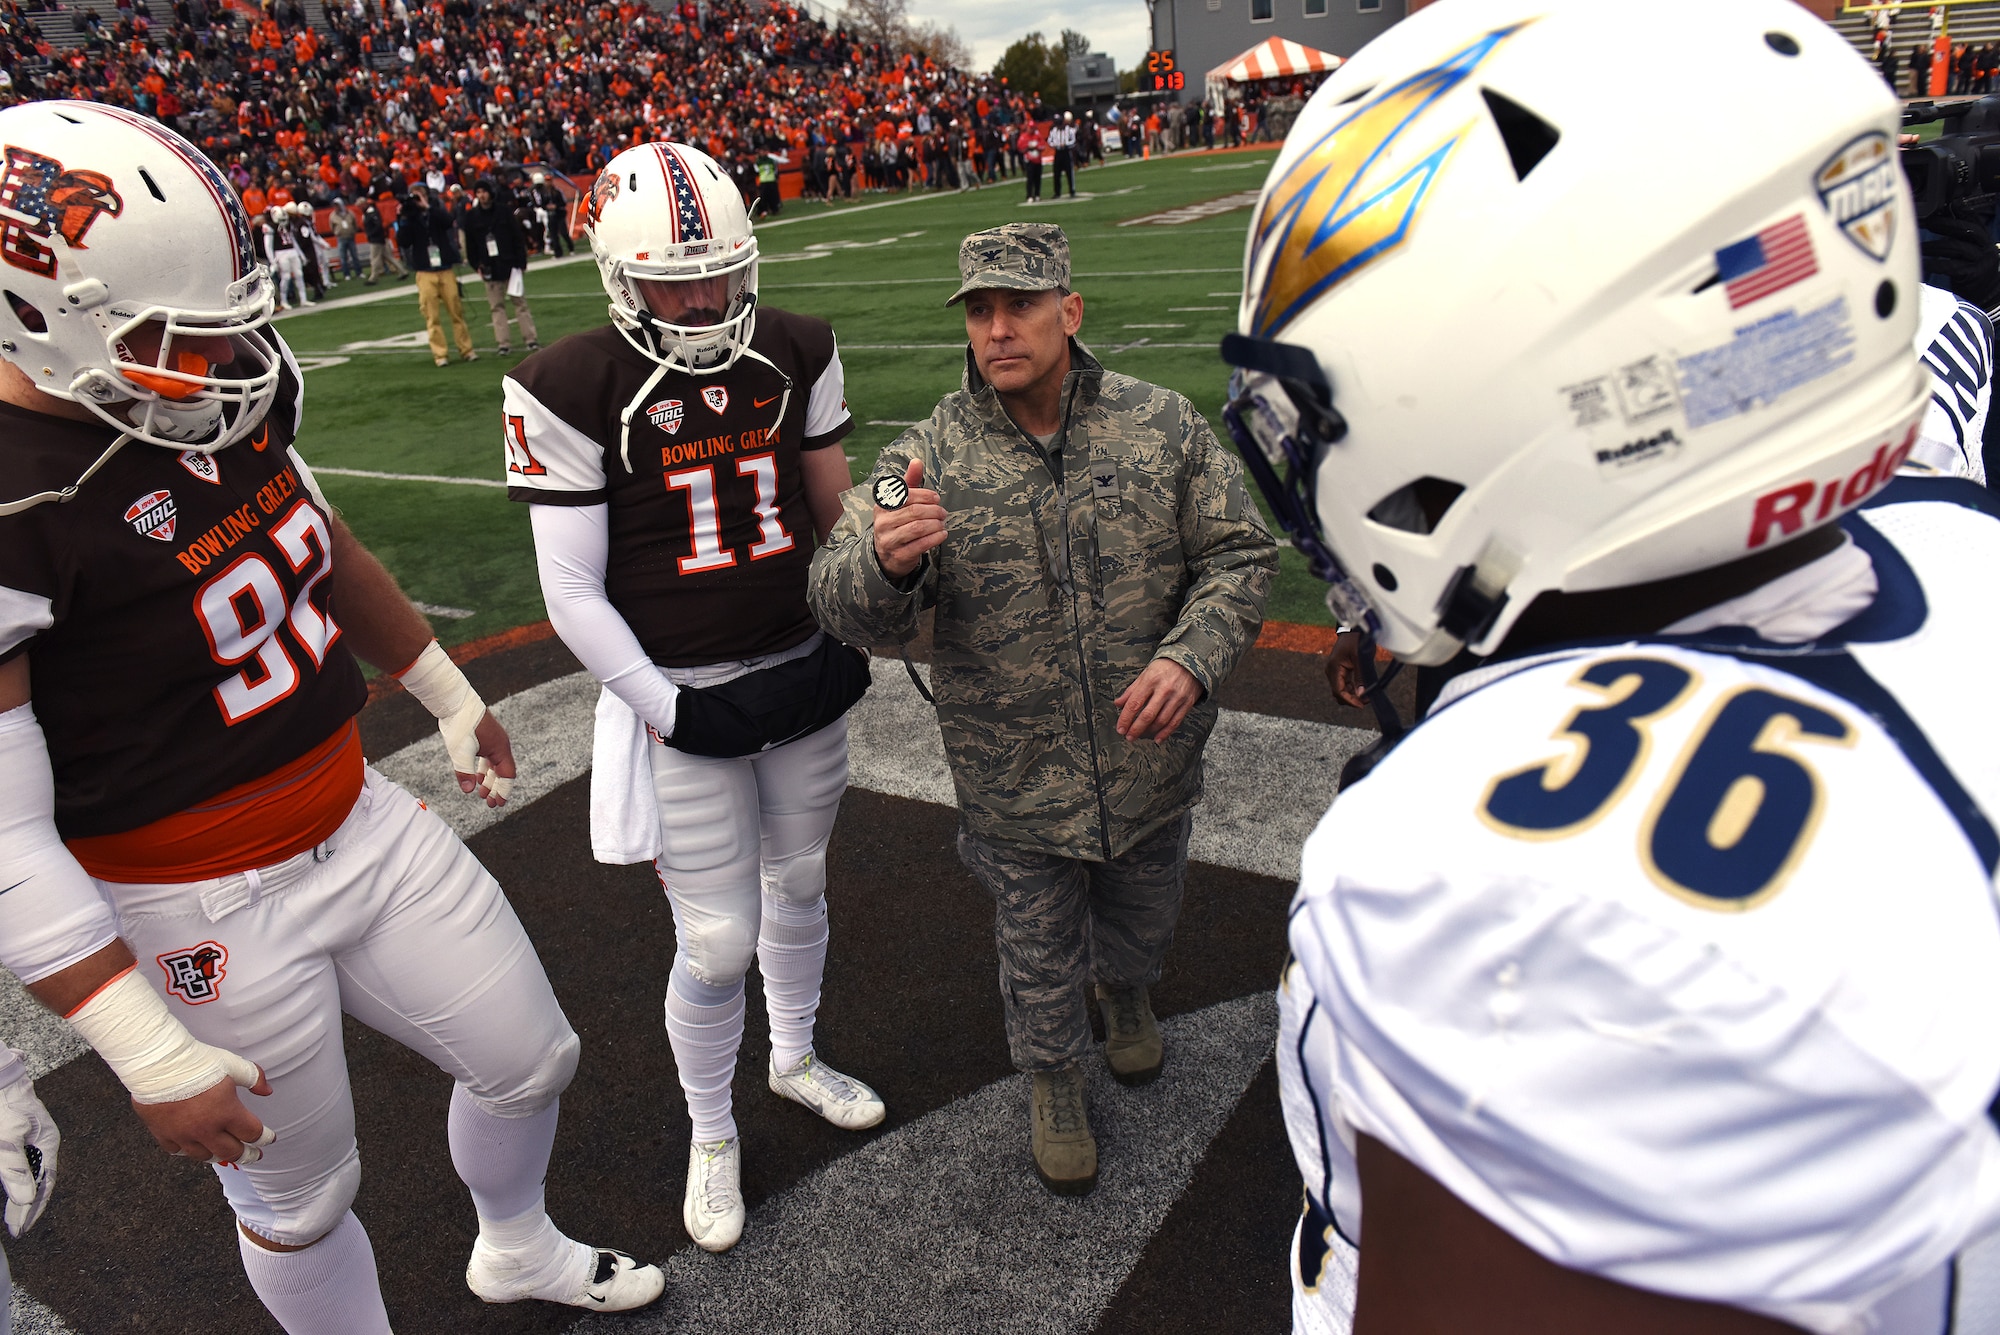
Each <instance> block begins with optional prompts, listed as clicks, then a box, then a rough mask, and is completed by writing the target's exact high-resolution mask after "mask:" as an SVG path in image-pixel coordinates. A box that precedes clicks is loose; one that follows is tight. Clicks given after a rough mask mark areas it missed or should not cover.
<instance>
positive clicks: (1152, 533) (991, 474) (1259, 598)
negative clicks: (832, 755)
mask: <svg viewBox="0 0 2000 1335" xmlns="http://www.w3.org/2000/svg"><path fill="white" fill-rule="evenodd" d="M1070 355H1071V367H1072V369H1071V371H1070V374H1069V375H1068V377H1067V378H1066V379H1065V380H1064V381H1063V389H1062V434H1061V435H1060V436H1059V437H1058V438H1057V443H1058V444H1059V445H1060V446H1061V467H1062V474H1063V476H1062V479H1061V486H1060V487H1058V486H1057V485H1056V478H1055V476H1054V472H1053V470H1052V467H1051V463H1050V459H1049V455H1048V453H1047V452H1045V451H1044V450H1043V449H1042V447H1041V446H1040V444H1039V443H1037V442H1036V441H1035V440H1034V439H1033V438H1031V437H1030V436H1028V435H1027V434H1026V433H1024V432H1023V431H1022V430H1021V429H1020V428H1019V427H1017V426H1016V425H1014V423H1013V421H1012V420H1011V419H1010V418H1008V416H1007V413H1006V411H1005V409H1003V408H1002V406H1001V404H1000V400H999V396H998V395H997V394H995V393H994V391H993V390H992V388H991V387H990V386H988V385H986V384H985V383H984V381H983V380H982V379H981V377H980V376H979V373H978V371H977V369H976V368H975V367H974V366H973V364H972V359H971V357H970V354H969V352H968V356H967V359H966V373H965V387H964V388H963V389H962V390H960V391H959V392H958V393H956V394H952V395H949V396H947V397H946V398H945V399H944V400H943V401H941V402H940V403H939V404H938V406H937V408H936V410H935V411H933V412H932V414H931V417H930V420H929V421H927V422H924V423H921V424H920V425H918V426H916V427H913V428H911V429H910V430H908V431H906V432H904V433H903V434H902V436H901V437H899V438H898V439H897V440H896V441H895V442H894V443H893V444H891V445H890V446H889V447H888V448H887V449H885V450H883V451H882V457H881V459H880V460H879V461H878V462H877V464H876V467H875V473H874V474H873V475H871V476H870V477H869V478H868V480H867V481H865V482H864V483H863V484H862V485H861V486H858V487H856V488H854V489H853V490H852V491H849V492H848V493H847V494H846V496H845V497H844V498H843V500H842V505H843V513H842V516H841V520H840V523H839V524H838V525H837V526H836V527H835V528H834V531H833V536H832V538H831V539H830V541H829V543H828V545H827V546H826V547H824V548H822V549H821V550H820V551H819V552H818V553H817V554H816V555H815V556H814V558H813V563H812V575H811V582H810V587H809V590H808V599H809V601H810V602H811V604H812V609H813V612H814V614H815V615H816V616H817V617H818V618H819V621H820V624H821V625H822V626H824V627H826V629H827V630H828V631H830V632H831V633H833V634H835V635H837V636H839V637H840V638H842V639H844V640H848V641H850V642H853V643H858V644H876V645H882V644H900V643H902V642H904V641H906V640H908V639H909V638H910V637H911V636H912V635H913V634H915V632H916V629H917V617H918V614H919V612H920V611H921V610H922V609H924V608H926V607H932V606H935V608H936V609H937V612H936V617H937V619H936V628H935V648H934V653H933V656H932V659H931V665H932V677H931V682H932V687H933V689H934V690H935V692H936V695H937V703H938V724H939V726H940V728H941V729H942V730H943V733H944V745H945V752H946V755H947V756H948V758H949V759H950V762H951V771H952V779H953V781H954V783H955V784H956V786H957V789H958V802H959V808H960V810H961V811H962V812H963V813H964V815H965V818H966V821H967V822H968V824H969V825H970V826H971V827H972V830H973V832H974V833H976V834H977V835H979V836H980V837H981V838H983V839H987V840H990V841H992V842H996V843H1002V844H1012V845H1016V846H1024V847H1030V848H1035V849H1038V850H1041V851H1045V852H1054V853H1059V854H1062V855H1064V856H1068V857H1075V858H1082V859H1086V860H1090V861H1097V860H1100V859H1108V858H1113V857H1117V856H1119V855H1121V854H1123V853H1124V852H1125V851H1126V850H1127V849H1129V848H1131V847H1132V845H1133V844H1135V843H1137V842H1138V841H1139V840H1140V839H1142V838H1144V837H1145V836H1146V835H1147V834H1149V833H1151V832H1152V831H1153V830H1154V829H1156V828H1158V826H1159V825H1160V824H1161V823H1162V822H1164V821H1167V820H1170V819H1172V818H1173V817H1175V816H1178V815H1180V813H1181V812H1183V811H1185V810H1187V809H1188V808H1189V807H1190V806H1192V805H1193V804H1194V803H1195V802H1196V801H1197V800H1198V799H1199V798H1200V797H1201V752H1202V746H1203V744H1204V743H1205V742H1206V741H1207V740H1208V734H1209V731H1210V729H1212V728H1213V727H1214V726H1215V719H1216V713H1217V707H1216V704H1215V688H1216V687H1217V686H1218V685H1220V684H1221V682H1222V680H1223V679H1224V678H1226V677H1227V676H1228V675H1229V674H1230V672H1231V671H1232V670H1233V669H1234V668H1235V667H1236V664H1237V662H1238V661H1239V660H1240V659H1241V658H1242V657H1243V654H1244V651H1245V650H1247V649H1248V648H1249V647H1250V645H1251V644H1252V643H1253V642H1254V641H1255V640H1256V638H1257V632H1258V630H1259V628H1260V627H1261V626H1262V625H1263V619H1264V600H1265V598H1266V597H1267V596H1268V595H1269V593H1270V590H1271V580H1272V578H1273V576H1274V575H1275V574H1276V572H1277V568H1278V549H1277V547H1276V545H1275V544H1274V543H1273V542H1272V540H1271V534H1270V532H1269V530H1268V529H1266V528H1265V526H1264V521H1263V518H1262V516H1261V515H1260V514H1259V513H1258V510H1257V507H1256V506H1255V505H1254V504H1253V503H1252V502H1251V501H1250V499H1249V497H1248V496H1247V495H1246V493H1245V491H1244V488H1243V474H1242V468H1241V465H1240V464H1239V463H1238V462H1237V460H1236V458H1235V456H1234V455H1232V454H1231V453H1230V452H1229V451H1227V450H1225V449H1223V448H1221V446H1219V445H1218V444H1217V443H1216V439H1215V435H1214V433H1213V432H1211V431H1210V430H1209V428H1208V423H1206V422H1205V421H1203V420H1202V418H1201V416H1200V414H1198V413H1196V412H1195V410H1194V407H1193V405H1191V404H1190V403H1189V402H1188V401H1187V400H1186V399H1184V398H1182V397H1181V396H1180V395H1178V394H1176V393H1173V392H1172V391H1171V390H1166V389H1161V388H1159V387H1158V386H1156V385H1149V384H1146V383H1145V382H1143V381H1139V380H1134V379H1132V378H1131V377H1129V376H1122V375H1117V374H1115V373H1112V372H1109V371H1106V370H1105V369H1104V368H1103V367H1102V366H1100V365H1099V364H1098V363H1097V361H1096V360H1095V359H1094V358H1092V357H1091V356H1090V354H1089V353H1088V352H1086V351H1084V350H1083V348H1082V346H1081V345H1080V344H1076V343H1072V344H1071V345H1070ZM912 458H916V459H921V460H923V465H924V482H923V485H924V486H926V487H930V488H933V489H934V490H936V491H937V492H938V494H939V496H940V497H941V498H942V500H943V503H944V507H945V510H946V512H947V513H948V514H949V516H950V518H949V519H948V520H947V525H948V529H949V535H948V536H947V538H946V540H945V542H944V545H943V546H941V547H938V548H937V549H935V550H933V551H932V552H931V554H930V558H929V560H928V561H927V562H926V564H925V565H924V567H923V568H922V570H921V571H919V572H918V573H917V574H916V575H914V576H912V581H913V587H912V588H910V589H909V590H908V591H904V590H901V589H899V588H898V587H897V586H896V585H895V584H894V583H892V582H891V581H890V580H889V578H888V576H887V575H885V574H884V573H883V571H882V568H881V566H880V565H879V564H878V563H877V562H876V560H875V550H874V514H875V511H874V504H873V501H872V500H871V495H872V493H871V491H870V488H871V487H872V485H873V482H874V479H875V477H878V476H881V475H882V474H884V473H894V474H896V475H897V476H899V477H900V476H901V475H902V474H903V471H904V470H905V469H906V468H907V467H908V465H909V461H910V460H911V459H912ZM1156 656H1165V657H1167V658H1171V659H1172V660H1173V661H1174V662H1176V663H1178V664H1180V665H1181V666H1182V667H1184V668H1186V669H1187V670H1188V671H1189V672H1191V673H1193V674H1194V677H1195V679H1196V680H1197V681H1199V682H1200V683H1201V685H1202V687H1203V688H1204V691H1205V694H1204V695H1203V698H1202V700H1201V702H1200V703H1199V704H1197V705H1196V706H1195V707H1194V709H1193V710H1192V711H1190V713H1189V714H1188V716H1187V719H1186V720H1185V721H1184V722H1183V723H1182V724H1181V726H1180V727H1179V729H1177V730H1176V731H1175V733H1174V735H1173V736H1172V737H1170V738H1168V739H1167V740H1166V741H1164V742H1151V741H1144V742H1127V741H1126V740H1125V739H1124V738H1122V737H1120V736H1119V735H1118V732H1117V722H1118V707H1117V706H1116V705H1114V704H1113V703H1112V701H1113V700H1115V699H1116V698H1117V697H1118V696H1119V695H1120V694H1121V693H1122V692H1123V691H1124V690H1125V689H1126V688H1127V687H1129V686H1130V685H1132V683H1133V681H1134V680H1136V679H1137V678H1138V676H1139V673H1140V671H1141V670H1142V669H1144V668H1145V666H1146V665H1147V664H1148V663H1150V662H1151V661H1152V660H1153V659H1154V657H1156Z"/></svg>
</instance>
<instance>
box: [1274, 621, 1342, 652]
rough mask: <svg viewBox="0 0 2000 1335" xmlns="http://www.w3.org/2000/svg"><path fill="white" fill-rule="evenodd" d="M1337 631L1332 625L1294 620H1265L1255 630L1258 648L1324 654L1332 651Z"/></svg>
mask: <svg viewBox="0 0 2000 1335" xmlns="http://www.w3.org/2000/svg"><path fill="white" fill-rule="evenodd" d="M1338 634H1339V632H1337V631H1336V630H1334V628H1333V627H1332V626H1302V625H1300V624H1299V623H1298V622H1296V621H1266V622H1265V623H1264V629H1263V630H1261V631H1259V632H1257V647H1258V648H1259V649H1284V650H1286V651H1288V652H1290V653H1295V654H1325V653H1331V652H1332V651H1333V642H1334V640H1335V638H1336V637H1337V636H1338Z"/></svg>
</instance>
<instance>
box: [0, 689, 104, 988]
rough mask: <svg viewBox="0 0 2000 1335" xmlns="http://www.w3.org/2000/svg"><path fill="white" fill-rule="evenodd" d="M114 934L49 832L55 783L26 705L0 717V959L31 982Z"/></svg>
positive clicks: (93, 890)
mask: <svg viewBox="0 0 2000 1335" xmlns="http://www.w3.org/2000/svg"><path fill="white" fill-rule="evenodd" d="M117 937H118V923H117V920H116V919H115V918H113V917H112V916H111V906H110V905H109V904H106V903H105V902H104V897H103V896H102V895H100V894H98V893H97V887H96V886H95V885H93V884H91V880H90V877H89V876H88V875H86V874H85V872H84V870H83V868H82V867H80V866H78V865H77V861H76V859H75V858H74V857H72V856H70V851H69V850H68V849H67V848H64V847H63V843H62V838H61V836H59V835H58V834H57V833H56V780H55V771H54V770H53V769H52V768H51V767H50V765H49V748H48V743H47V742H46V741H45V740H44V739H43V737H42V725H41V724H40V723H38V722H36V721H35V710H34V706H33V705H22V706H21V707H20V708H18V709H10V710H8V711H7V712H6V713H4V714H0V964H4V965H6V966H7V968H8V969H10V970H11V971H12V972H13V973H14V974H15V976H16V977H18V978H19V979H20V980H21V981H22V982H24V983H36V982H40V981H41V980H42V979H44V978H47V977H48V976H49V975H50V974H52V973H55V972H57V971H58V970H61V969H66V968H68V967H69V966H70V965H72V964H75V963H76V962H77V961H78V960H82V959H86V958H88V957H89V956H91V955H93V954H95V953H96V952H98V951H100V950H102V949H104V947H106V946H108V945H110V944H111V943H112V942H113V941H114V940H116V939H117Z"/></svg>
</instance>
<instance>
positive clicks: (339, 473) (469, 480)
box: [313, 464, 507, 615]
mask: <svg viewBox="0 0 2000 1335" xmlns="http://www.w3.org/2000/svg"><path fill="white" fill-rule="evenodd" d="M313 474H314V475H315V476H317V477H367V478H374V479H375V480H376V481H378V482H443V483H448V484H449V485H451V486H454V487H505V486H506V485H507V484H506V483H505V482H502V481H500V480H498V479H497V478H490V477H445V476H443V475H442V474H439V473H378V472H376V471H375V470H374V469H372V468H329V467H327V466H326V465H325V464H315V465H313ZM468 615H470V614H469V613H468Z"/></svg>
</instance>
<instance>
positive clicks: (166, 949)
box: [97, 768, 578, 1246]
mask: <svg viewBox="0 0 2000 1335" xmlns="http://www.w3.org/2000/svg"><path fill="white" fill-rule="evenodd" d="M367 774H368V777H367V783H366V785H365V786H364V787H363V789H362V791H361V796H360V798H359V799H358V800H357V801H356V802H355V804H354V810H353V811H352V812H351V813H349V815H348V817H347V820H346V821H345V822H344V823H343V824H342V825H341V827H340V828H339V829H338V830H336V831H335V832H334V834H333V836H332V837H331V838H329V839H328V840H327V841H326V842H325V843H324V844H322V845H320V847H319V848H317V849H314V850H313V851H311V852H308V853H301V854H300V855H299V856H298V857H295V858H292V859H290V860H288V861H286V862H282V863H279V864H278V865H276V866H274V867H268V868H264V869H261V870H259V871H257V872H252V873H246V874H244V875H239V876H225V877H222V878H220V879H217V880H209V881H196V882H192V883H188V884H184V885H120V884H116V883H113V882H109V881H99V882H98V883H97V886H98V889H99V890H100V891H101V892H103V894H104V895H105V897H106V898H107V899H108V900H109V901H110V902H111V905H112V907H113V909H114V910H115V911H116V912H117V914H118V922H119V927H120V929H121V934H122V935H123V936H124V938H125V941H126V943H127V944H128V945H130V946H131V947H132V953H133V954H134V955H136V956H137V957H138V960H139V972H140V973H141V974H142V975H143V976H144V977H146V978H147V979H148V980H149V981H150V982H151V983H152V984H153V986H154V988H155V989H157V990H158V991H159V992H160V993H161V995H162V996H164V997H165V998H166V999H167V1005H168V1008H169V1009H170V1010H172V1011H173V1013H174V1014H175V1015H176V1016H178V1017H179V1018H180V1019H181V1020H182V1021H183V1022H184V1023H185V1024H186V1025H187V1027H188V1028H189V1029H190V1030H192V1031H193V1032H194V1035H195V1037H197V1038H199V1039H201V1040H202V1041H203V1042H205V1043H212V1044H214V1045H216V1046H217V1047H222V1048H228V1049H229V1050H231V1051H233V1052H238V1053H241V1054H242V1055H243V1056H245V1057H248V1058H249V1059H250V1060H252V1061H254V1062H256V1063H257V1064H258V1065H260V1066H262V1067H263V1068H264V1073H265V1075H267V1076H268V1077H270V1081H271V1089H272V1093H271V1096H270V1097H269V1098H259V1097H257V1096H255V1095H253V1094H249V1093H247V1092H246V1093H245V1094H244V1095H243V1102H244V1104H245V1105H246V1106H247V1107H249V1108H250V1110H251V1111H252V1112H254V1113H256V1114H257V1116H259V1117H261V1118H262V1119H263V1120H264V1122H265V1124H266V1125H268V1126H269V1127H271V1129H272V1130H274V1131H276V1132H277V1136H278V1139H277V1143H276V1144H274V1145H272V1146H271V1147H270V1148H269V1149H267V1150H265V1151H264V1157H263V1159H262V1160H260V1161H259V1162H257V1163H254V1164H244V1165H241V1166H240V1167H233V1168H226V1169H224V1168H218V1169H217V1170H216V1174H217V1176H218V1177H220V1178H221V1179H222V1189H223V1193H224V1194H225V1195H226V1196H227V1197H228V1198H229V1203H230V1205H231V1207H233V1208H234V1209H235V1211H236V1216H237V1218H238V1219H240V1220H242V1221H243V1223H244V1224H245V1225H247V1226H248V1227H249V1228H251V1229H252V1230H254V1231H255V1232H257V1233H258V1234H260V1235H261V1236H263V1237H265V1238H268V1239H270V1240H271V1241H273V1242H279V1243H284V1244H286V1245H293V1246H296V1245H300V1244H303V1243H308V1242H311V1241H313V1240H314V1239H316V1238H318V1237H320V1236H322V1235H323V1234H325V1233H327V1232H328V1231H329V1230H331V1229H332V1228H334V1227H335V1226H336V1225H338V1224H339V1223H340V1222H341V1220H342V1218H343V1217H344V1216H345V1215H346V1213H347V1209H348V1206H349V1205H350V1204H352V1202H353V1200H354V1192H355V1188H356V1186H357V1185H358V1184H359V1182H360V1180H361V1160H360V1156H359V1154H358V1152H357V1150H356V1148H355V1143H354V1102H353V1096H352V1093H351V1091H350V1090H349V1088H348V1083H347V1060H346V1056H345V1054H344V1053H343V1051H342V1050H341V1037H340V1017H341V1013H342V1012H343V1011H345V1012H346V1013H347V1014H349V1015H352V1016H353V1017H354V1018H355V1019H357V1020H359V1021H361V1023H363V1024H365V1025H367V1026H368V1027H369V1028H371V1029H374V1030H376V1031H378V1032H379V1033H383V1034H386V1035H388V1036H389V1037H390V1038H393V1039H395V1040H396V1041H397V1042H399V1043H401V1044H403V1045H404V1046H405V1047H408V1048H410V1049H411V1050H413V1051H415V1052H418V1053H421V1054H422V1055H424V1056H425V1057H427V1058H429V1059H430V1060H431V1061H432V1062H433V1063H435V1064H436V1065H437V1067H438V1069H439V1070H442V1071H443V1072H444V1073H445V1074H447V1075H449V1076H450V1077H451V1078H452V1079H454V1080H456V1081H457V1082H458V1083H459V1084H460V1085H461V1086H463V1087H464V1089H465V1091H466V1093H467V1095H469V1096H470V1098H471V1099H472V1101H473V1102H474V1103H475V1104H476V1105H478V1106H479V1107H480V1108H482V1109H483V1110H485V1111H486V1112H489V1113H491V1114H493V1115H495V1116H498V1117H506V1118H520V1117H531V1116H533V1115H535V1114H536V1113H539V1112H541V1111H542V1110H544V1109H546V1108H547V1107H548V1106H549V1105H550V1104H551V1103H553V1102H554V1101H555V1099H556V1097H557V1096H558V1095H560V1094H561V1093H562V1091H563V1088H564V1087H565V1086H566V1085H568V1084H569V1080H570V1077H571V1075H572V1074H574V1073H575V1070H576V1059H577V1050H578V1042H577V1037H576V1034H575V1033H574V1032H573V1031H572V1030H571V1028H570V1025H569V1021H568V1020H567V1019H566V1018H564V1016H563V1012H562V1007H561V1006H559V1005H558V1004H557V1003H556V998H555V993H554V992H552V991H551V990H550V988H549V981H548V978H547V976H546V975H545V974H544V973H543V972H542V964H541V960H540V959H538V958H537V957H536V955H535V948H534V946H533V945H532V944H530V943H529V941H528V936H527V933H526V932H524V931H523V930H522V928H521V923H520V920H519V919H518V918H516V917H515V916H514V910H513V908H512V906H510V905H509V904H508V903H507V898H506V896H505V895H504V894H503V893H502V892H501V889H500V884H499V882H498V881H496V880H494V879H493V877H492V876H491V874H489V873H488V872H487V870H486V869H485V868H484V867H482V866H480V864H479V859H478V858H476V857H474V856H473V854H472V851H471V850H470V849H468V848H467V847H466V846H465V844H464V843H463V842H461V841H460V839H459V838H458V836H457V835H456V834H454V833H453V832H452V830H451V828H450V827H449V826H447V825H446V824H445V823H444V822H443V821H442V820H440V819H438V817H437V816H435V815H433V814H432V813H431V811H430V810H429V809H428V808H427V807H425V806H424V805H423V804H422V803H420V802H418V801H417V799H416V798H414V797H412V796H410V794H408V793H407V792H405V791H403V790H402V789H401V788H399V787H397V786H396V785H395V784H393V783H391V782H389V780H387V779H385V778H383V777H382V776H381V775H380V774H377V773H376V772H375V771H374V770H373V769H372V768H371V769H370V770H368V772H367ZM191 960H197V961H199V962H200V964H202V965H205V966H206V968H207V970H209V971H212V976H211V975H210V973H207V972H204V971H203V969H202V968H200V967H196V966H194V965H191V964H190V961H191ZM439 1148H440V1149H442V1148H443V1147H442V1146H440V1147H439Z"/></svg>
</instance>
